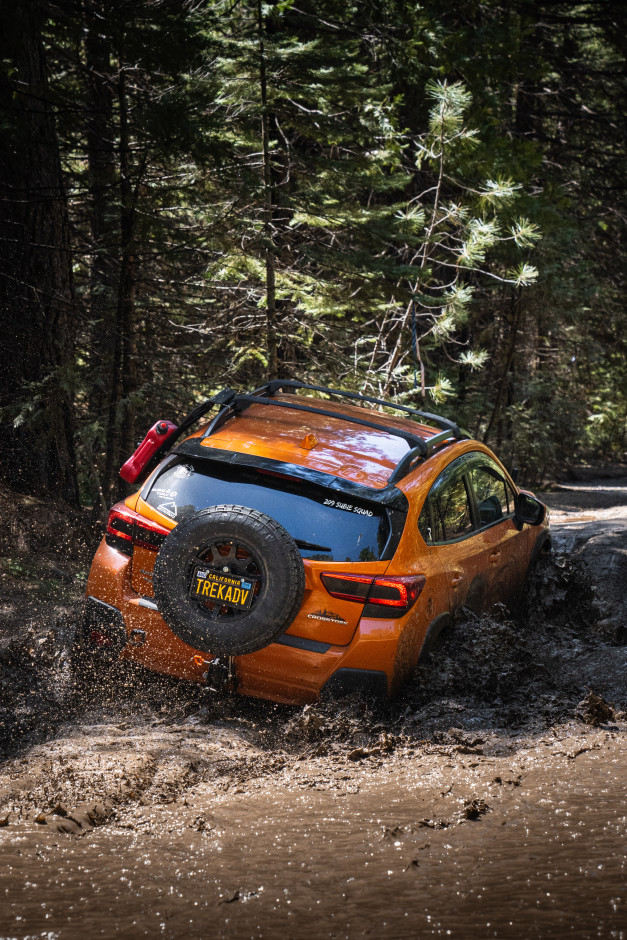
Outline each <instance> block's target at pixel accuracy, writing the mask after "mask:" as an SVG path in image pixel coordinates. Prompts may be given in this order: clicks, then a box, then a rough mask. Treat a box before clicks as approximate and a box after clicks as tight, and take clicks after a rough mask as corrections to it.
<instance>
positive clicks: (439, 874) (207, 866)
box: [0, 486, 627, 940]
mask: <svg viewBox="0 0 627 940" xmlns="http://www.w3.org/2000/svg"><path fill="white" fill-rule="evenodd" d="M593 490H594V488H593ZM595 493H596V491H594V492H592V493H591V494H589V498H588V496H586V500H585V501H584V500H581V501H580V503H579V507H580V508H579V511H578V512H575V511H573V509H574V508H575V507H574V506H573V509H571V503H573V504H574V503H575V501H576V500H577V499H579V495H578V494H577V493H576V492H575V490H574V488H573V487H569V488H568V491H567V493H566V497H564V496H563V494H562V495H560V499H566V500H567V502H566V504H562V503H560V504H559V505H557V506H556V509H558V512H556V513H555V514H554V516H555V523H556V524H555V527H554V531H555V535H556V536H557V538H556V544H557V546H558V548H560V549H561V550H562V552H563V554H562V555H561V556H558V557H557V558H556V559H555V560H553V561H551V562H550V563H548V562H547V565H546V567H545V569H544V570H543V571H541V572H539V574H538V580H537V583H535V585H532V590H531V592H530V609H529V612H528V617H527V621H526V622H514V621H512V620H511V618H509V617H508V616H507V615H506V614H504V613H503V611H501V612H497V613H495V614H494V615H493V616H490V617H476V616H472V615H468V616H467V617H466V618H465V619H462V620H461V621H460V622H458V623H456V624H454V625H453V626H452V627H451V630H450V632H449V635H448V637H447V638H445V639H444V640H443V642H442V644H441V646H440V647H439V648H438V649H437V655H436V653H434V655H433V656H432V657H431V658H430V660H428V661H427V663H426V664H425V665H424V666H422V667H420V668H419V669H418V670H417V673H416V677H415V679H414V680H413V681H412V682H411V683H410V684H409V685H408V687H407V688H406V690H405V691H404V693H403V695H402V696H401V698H400V699H399V700H398V701H396V702H395V703H392V704H391V705H389V706H387V707H384V708H382V709H380V710H379V711H373V710H371V709H370V708H367V707H364V706H363V704H362V703H358V702H347V703H343V704H341V705H338V706H336V707H326V708H325V707H315V708H311V709H304V710H303V709H288V708H284V707H275V706H272V705H269V704H265V705H264V704H263V703H256V704H255V703H251V702H249V701H247V700H244V699H239V698H237V697H234V698H232V699H226V700H224V699H223V700H219V699H213V698H211V697H208V698H205V697H203V696H202V695H200V694H199V692H198V690H197V689H193V690H190V689H189V687H187V686H184V685H183V684H181V683H173V682H170V681H169V680H165V679H162V678H159V677H155V676H152V677H150V676H146V675H145V674H141V675H140V674H139V673H138V672H136V671H135V672H133V671H130V672H129V671H124V670H122V671H121V672H118V673H114V674H113V675H112V676H110V677H109V678H108V679H107V681H106V682H103V683H94V684H92V685H90V686H89V685H88V686H87V688H86V689H83V692H82V695H81V696H78V697H76V696H75V695H74V693H72V691H71V690H72V677H71V675H68V671H67V666H68V664H67V658H64V652H63V648H62V647H63V643H62V642H61V641H60V637H61V634H60V633H59V630H58V629H56V628H55V629H54V630H52V632H50V625H49V624H47V623H45V622H43V621H42V623H41V624H38V622H35V621H33V625H32V628H30V627H29V629H30V630H31V633H32V636H31V633H29V634H28V635H27V636H26V640H27V642H26V641H25V642H24V643H22V644H21V645H20V643H19V642H18V640H16V641H15V643H14V642H13V640H12V641H11V645H9V646H7V648H6V651H5V652H4V653H2V656H3V657H4V658H2V657H0V680H1V681H0V693H1V694H0V705H1V706H2V707H1V708H0V744H1V745H2V747H3V748H4V749H5V757H6V760H5V761H4V762H3V763H0V938H8V937H15V938H35V937H37V938H43V937H45V938H48V940H54V938H68V940H72V938H83V937H85V936H90V935H92V936H94V937H112V936H119V937H129V938H135V937H142V936H147V937H153V936H164V937H172V938H178V937H181V938H184V937H185V938H187V937H203V938H204V937H228V938H239V937H241V938H248V937H251V938H252V937H274V936H277V937H286V938H291V937H294V938H301V937H302V938H312V940H313V938H320V937H331V938H343V937H348V938H354V937H355V938H357V937H377V938H378V937H389V938H410V937H411V938H413V937H447V936H450V937H457V938H464V940H465V938H475V937H476V938H487V937H497V938H510V937H511V938H514V937H515V938H527V937H538V938H556V940H557V938H560V940H561V938H562V937H575V938H586V940H587V938H604V940H605V938H610V940H627V870H626V866H625V856H626V852H625V849H626V846H627V838H626V829H627V797H626V791H625V780H627V735H626V731H627V720H626V719H627V711H626V708H627V683H626V682H625V677H626V676H627V646H626V645H625V640H626V638H627V616H626V605H625V598H626V595H627V590H626V587H627V577H626V575H625V573H626V571H627V569H626V567H625V565H626V564H627V561H626V559H627V509H626V504H627V487H626V486H622V488H621V493H623V496H624V497H625V498H624V499H623V500H622V505H621V506H620V507H615V508H614V509H611V510H610V509H609V508H608V505H607V503H603V504H602V506H601V508H599V507H598V506H597V502H598V497H597V496H596V495H595ZM610 495H611V496H612V498H613V497H614V495H615V494H610ZM606 496H607V494H606ZM593 497H594V498H593ZM595 500H596V502H595ZM582 509H583V510H585V511H584V512H583V513H582V512H581V510H582ZM595 588H596V589H595ZM20 630H21V627H20V625H19V624H16V625H15V631H14V634H15V636H16V637H18V639H19V636H20ZM37 630H39V631H40V633H41V636H39V634H38V633H37ZM61 639H62V637H61ZM40 644H41V645H40ZM0 652H1V650H0ZM590 689H592V690H593V691H594V692H595V693H596V694H597V696H598V697H595V696H590V695H588V692H589V690H590ZM582 700H583V701H582ZM608 702H609V703H611V706H610V705H608V704H607V703H608Z"/></svg>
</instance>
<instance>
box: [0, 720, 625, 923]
mask: <svg viewBox="0 0 627 940" xmlns="http://www.w3.org/2000/svg"><path fill="white" fill-rule="evenodd" d="M624 731H625V727H624V725H623V727H622V728H621V727H619V726H615V727H612V728H610V729H594V730H593V729H589V730H584V731H583V732H582V731H581V727H580V726H579V728H577V727H575V726H574V725H573V726H572V727H571V728H570V729H565V728H560V729H556V730H554V731H552V732H550V733H547V734H545V735H543V736H540V737H536V738H529V739H528V740H527V741H526V742H525V746H524V747H520V746H514V745H512V744H509V745H505V746H504V747H503V748H501V750H505V751H506V752H507V751H508V750H509V749H510V748H511V753H505V754H500V755H494V756H490V755H488V756H486V755H485V754H476V755H475V754H463V753H462V752H460V749H459V747H457V748H448V749H447V748H439V749H437V750H436V751H435V752H434V751H433V749H431V752H429V748H425V747H424V745H423V746H420V745H418V746H415V745H413V746H412V745H409V746H405V747H401V748H398V749H396V751H395V752H394V753H393V754H377V753H370V754H368V753H366V752H367V750H368V749H366V748H364V749H362V750H363V751H364V752H365V756H364V757H363V758H362V759H355V757H356V755H355V752H354V750H353V751H347V752H344V753H339V754H336V755H335V756H334V757H333V758H332V759H329V757H328V756H327V757H323V758H316V757H315V756H314V757H311V756H310V757H305V758H304V759H301V760H298V759H296V758H294V757H291V758H286V759H285V763H284V764H283V766H279V763H277V762H276V759H275V758H272V757H270V756H269V753H268V751H267V750H263V749H262V748H260V747H258V746H256V745H255V743H254V739H255V737H256V735H255V734H251V733H248V734H244V735H242V734H241V733H240V732H239V731H234V730H233V729H231V728H229V727H228V726H227V725H225V726H224V727H222V728H220V727H214V728H212V729H211V730H208V729H206V728H203V729H200V728H198V727H194V725H193V724H192V725H191V726H190V724H186V723H183V724H181V725H180V726H178V727H175V728H172V727H168V729H167V731H161V730H159V729H154V728H152V727H150V726H141V725H140V726H135V727H133V728H132V729H131V733H130V734H129V729H121V730H120V729H117V728H115V727H111V726H108V725H106V724H103V725H101V726H100V727H98V728H96V727H92V728H91V730H90V744H91V745H92V748H93V751H92V754H91V755H90V757H89V758H88V759H86V757H85V753H84V749H83V747H82V744H83V743H84V742H81V740H80V737H77V736H76V735H72V734H70V735H69V736H68V737H67V738H64V737H63V736H61V737H59V738H58V739H57V741H56V742H55V745H54V746H53V747H52V748H50V747H47V748H45V749H44V748H42V749H41V751H40V760H41V763H38V759H37V754H31V755H30V756H29V770H30V777H29V779H28V780H27V781H24V780H19V783H18V786H17V787H16V788H15V790H14V792H13V798H14V803H13V805H15V806H16V807H17V805H18V804H19V805H21V806H23V807H26V806H28V808H29V809H30V810H31V812H30V813H29V814H28V818H26V817H22V818H21V819H20V817H19V816H17V815H14V816H10V817H9V825H7V826H5V827H4V828H3V829H2V830H0V833H1V834H0V869H1V870H2V872H3V875H2V887H1V889H0V890H1V891H2V895H3V897H2V905H1V908H0V931H1V932H2V936H7V937H8V936H15V937H26V936H34V937H40V936H46V937H59V938H64V937H68V938H70V937H81V936H85V935H86V934H88V933H90V934H92V935H94V936H104V937H106V936H113V935H116V936H121V937H126V936H128V937H136V936H157V935H160V934H161V935H163V936H167V937H190V936H191V937H196V936H197V937H200V936H208V935H209V936H216V937H226V936H228V937H267V936H283V937H311V938H316V937H321V936H325V937H327V936H328V937H338V938H339V937H360V936H381V937H413V936H425V937H426V936H452V937H520V936H540V937H543V938H552V937H555V938H561V937H563V936H573V937H610V938H617V940H619V938H624V937H627V929H626V928H627V910H626V892H625V886H626V884H627V871H626V866H625V847H626V844H627V840H626V828H627V802H626V799H625V783H624V782H625V779H626V778H627V739H626V738H625V735H624ZM373 750H374V751H376V749H373ZM112 762H113V763H112ZM113 764H114V765H115V772H116V773H117V774H118V776H117V777H114V779H113V780H112V779H111V777H110V774H111V769H112V766H113ZM90 767H91V771H90V772H89V774H88V777H89V780H88V782H87V784H86V785H84V784H85V779H86V774H87V772H88V770H89V768H90ZM98 768H99V770H98ZM13 770H14V775H12V776H13V779H15V780H17V779H19V778H18V774H19V763H16V764H14V766H13ZM98 773H100V775H101V776H100V781H98ZM81 781H82V783H81ZM24 784H26V786H24ZM72 789H74V792H78V793H80V794H81V795H82V796H88V797H89V798H90V799H91V800H92V801H93V798H94V796H97V795H100V796H101V798H102V799H103V802H102V803H101V804H100V808H101V813H102V816H101V818H100V822H101V824H100V825H98V826H96V827H95V828H89V824H88V822H86V816H85V807H90V806H91V807H92V808H93V805H94V804H93V802H92V803H90V800H87V801H83V803H82V804H81V805H80V806H79V808H78V810H71V809H69V808H68V807H69V804H68V800H67V798H65V800H64V797H67V796H69V795H70V794H71V792H72ZM103 794H104V796H103ZM6 795H7V796H8V794H6ZM46 800H47V801H48V803H51V802H56V801H58V803H57V806H56V814H55V812H54V811H53V812H52V813H49V814H48V815H47V816H43V817H42V815H41V814H40V815H39V816H38V813H37V805H36V804H37V803H42V802H45V801H46ZM107 801H108V802H107ZM81 806H82V815H81ZM65 812H67V813H68V815H66V816H63V815H59V813H65ZM107 813H108V814H110V815H109V818H108V819H104V817H105V816H106V815H107ZM72 816H74V818H75V819H76V820H78V826H79V828H78V829H76V825H75V824H73V820H72ZM37 818H40V819H41V820H42V821H41V822H39V823H38V822H36V821H35V819H37ZM43 818H45V819H46V822H45V823H44V822H43ZM103 820H104V821H103ZM81 823H82V825H81ZM67 828H70V829H73V830H74V831H70V832H67V831H59V830H60V829H61V830H63V829H67Z"/></svg>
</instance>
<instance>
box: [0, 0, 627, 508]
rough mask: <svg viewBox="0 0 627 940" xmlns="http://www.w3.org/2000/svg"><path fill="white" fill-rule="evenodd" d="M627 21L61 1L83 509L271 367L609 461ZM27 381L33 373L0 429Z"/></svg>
mask: <svg viewBox="0 0 627 940" xmlns="http://www.w3.org/2000/svg"><path fill="white" fill-rule="evenodd" d="M624 19H625V17H624V14H620V15H619V14H618V13H617V12H614V13H612V14H610V12H609V7H607V6H606V5H604V4H601V3H599V2H597V0H588V2H587V3H583V4H578V5H577V6H576V7H572V5H569V4H566V3H561V2H560V3H557V4H551V3H539V4H534V5H529V4H528V3H523V2H522V0H515V2H514V3H513V4H511V3H507V4H506V3H503V2H496V0H488V2H486V3H483V4H476V3H475V2H471V0H460V2H458V3H455V4H452V3H445V4H444V5H443V4H442V3H440V2H438V3H435V2H434V0H425V2H424V3H421V4H420V5H415V4H414V5H408V4H405V3H400V2H399V0H380V2H376V3H375V2H367V3H357V2H352V0H351V2H348V3H346V2H340V0H317V2H316V3H314V2H313V0H303V2H301V3H299V4H296V3H294V2H293V0H281V2H274V3H273V2H268V3H265V2H264V3H262V4H261V5H259V4H258V3H257V2H256V0H241V2H238V3H237V4H233V3H232V2H230V0H212V2H210V3H207V4H185V3H183V4H169V3H163V2H158V3H152V2H150V3H148V2H144V0H137V2H134V3H133V4H131V3H130V0H121V2H120V3H117V4H115V5H110V4H106V3H104V2H102V0H89V2H87V3H86V4H84V5H83V6H82V7H81V8H80V10H79V8H76V9H74V8H68V9H67V10H65V9H64V11H63V15H61V13H60V12H59V10H58V9H57V7H56V6H54V5H53V6H52V7H51V8H50V12H49V18H48V21H47V26H46V33H45V40H46V54H47V58H48V68H49V72H50V76H51V80H50V100H51V103H52V105H53V106H54V110H55V118H56V133H57V137H58V142H59V149H60V154H61V159H62V163H63V171H64V176H65V183H66V191H67V205H68V208H69V215H70V223H71V230H72V239H73V241H72V263H73V272H74V290H75V295H76V298H77V313H76V318H75V337H74V340H75V349H76V355H75V364H74V366H73V367H67V366H66V367H64V368H65V371H64V373H63V375H61V374H59V375H58V376H56V379H55V382H56V384H57V385H58V386H59V387H61V388H63V390H64V392H65V394H69V395H70V396H71V398H72V400H73V406H74V418H75V423H76V427H77V433H76V439H77V446H78V458H79V463H80V478H81V486H82V492H83V493H84V498H85V499H87V500H89V501H96V500H100V501H101V503H102V504H103V505H104V503H106V502H107V500H108V499H109V498H110V496H112V488H113V481H114V478H115V473H116V471H117V467H118V466H119V464H120V463H121V462H122V459H124V457H125V456H127V454H128V450H129V448H131V447H132V446H133V445H134V444H135V442H136V440H137V439H138V438H139V437H141V435H142V434H143V433H144V432H145V430H146V429H147V428H148V427H149V426H150V425H151V424H152V423H154V421H155V420H156V418H157V417H159V416H161V415H163V416H169V417H174V418H175V417H177V416H178V415H180V414H181V413H182V412H184V411H186V410H188V408H189V407H190V406H191V405H192V404H193V403H195V402H197V401H199V400H202V399H203V398H205V397H207V396H208V395H209V394H210V393H211V392H212V391H214V390H215V389H217V388H218V387H220V386H222V385H224V384H227V383H229V384H232V385H235V386H250V385H255V384H259V383H260V382H261V381H263V380H264V379H265V378H266V377H267V375H268V373H269V372H270V371H272V369H273V368H274V366H273V359H274V356H275V354H276V357H277V358H278V370H279V372H280V374H281V375H284V376H287V377H289V376H294V377H299V378H304V379H312V380H316V379H317V380H323V381H324V382H325V383H334V382H335V383H343V384H344V385H346V386H347V387H349V388H354V389H357V390H359V389H364V390H372V391H375V392H377V393H381V394H391V395H396V396H397V397H398V399H399V400H403V401H411V402H414V403H416V404H418V405H423V406H425V405H426V406H427V407H428V405H429V403H430V401H434V402H436V403H437V404H438V407H439V408H441V409H442V410H443V411H445V412H446V413H448V414H450V415H451V416H454V417H455V418H456V419H458V420H459V421H460V423H462V424H464V425H466V426H468V427H469V429H471V430H472V431H473V433H475V434H477V435H479V436H481V437H484V438H485V439H486V440H488V441H489V442H491V443H494V444H495V445H496V447H497V449H500V450H501V451H502V452H504V453H506V454H507V455H508V457H510V458H511V460H512V461H515V462H518V463H519V464H521V465H522V466H523V467H524V468H525V472H526V473H527V476H528V477H533V476H534V475H535V476H536V477H539V476H542V474H547V473H550V472H553V471H554V470H555V468H557V467H558V466H559V465H560V464H562V463H563V462H564V461H565V460H570V459H574V458H585V457H588V456H590V455H596V454H602V455H604V456H614V457H616V456H620V455H621V454H622V453H623V451H624V448H625V433H626V432H625V413H626V404H625V403H626V401H627V387H626V371H625V364H624V363H625V359H626V357H625V352H626V350H625V348H624V340H622V337H623V336H624V335H625V313H624V296H625V284H624V271H625V270H627V264H625V244H624V228H623V227H622V221H621V220H622V219H623V218H624V209H625V207H624V182H623V176H622V173H623V168H622V159H623V142H624V138H625V117H624V112H623V111H622V110H621V108H620V104H619V103H620V102H621V101H624V98H625V91H627V89H625V78H624V69H623V66H624V60H625V51H624V46H623V45H621V40H620V36H621V35H623V34H624V29H622V31H621V24H622V25H623V26H624ZM273 347H274V351H273ZM57 380H58V381H57ZM46 392H47V389H46V387H44V385H42V383H41V382H39V383H38V384H37V387H35V386H32V385H29V384H28V381H26V380H25V381H24V383H23V391H22V398H23V402H22V404H20V405H19V407H18V406H16V405H15V403H12V405H11V408H10V414H9V413H8V412H6V413H7V415H8V417H9V418H10V420H11V421H18V423H19V422H20V421H22V422H24V423H25V424H27V423H28V422H29V421H30V420H31V415H32V414H34V413H35V411H37V414H39V415H40V416H41V415H45V413H46V404H45V400H46ZM2 405H3V403H2V402H0V407H2ZM3 413H4V412H3Z"/></svg>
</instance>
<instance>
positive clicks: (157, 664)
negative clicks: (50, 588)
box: [87, 541, 426, 704]
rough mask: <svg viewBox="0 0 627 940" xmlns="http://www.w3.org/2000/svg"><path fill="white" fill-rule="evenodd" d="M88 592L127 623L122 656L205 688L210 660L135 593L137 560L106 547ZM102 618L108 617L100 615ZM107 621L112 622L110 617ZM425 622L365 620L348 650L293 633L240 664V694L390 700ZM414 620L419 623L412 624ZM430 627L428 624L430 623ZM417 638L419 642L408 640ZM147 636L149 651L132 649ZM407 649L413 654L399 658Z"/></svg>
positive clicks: (293, 699) (239, 659) (290, 700)
mask: <svg viewBox="0 0 627 940" xmlns="http://www.w3.org/2000/svg"><path fill="white" fill-rule="evenodd" d="M87 594H88V597H89V598H90V599H91V600H94V601H96V603H97V604H100V605H102V607H103V610H104V611H105V613H106V611H107V610H109V609H110V608H113V609H115V610H116V611H117V612H118V614H119V618H121V620H120V619H119V618H117V617H115V618H113V617H110V616H109V615H107V616H109V619H110V621H111V622H113V621H114V620H115V623H116V624H118V626H119V625H120V623H121V622H122V623H123V624H124V630H125V634H126V640H127V642H125V644H124V645H123V646H122V649H121V654H122V657H123V658H125V659H131V660H133V661H135V662H137V663H140V664H142V665H144V666H146V667H147V668H148V669H152V670H155V671H156V672H161V673H165V674H167V675H172V676H175V677H177V678H180V679H187V680H190V681H193V682H199V683H204V682H205V674H206V672H207V663H208V661H209V660H210V658H211V657H210V656H209V654H206V653H200V652H199V651H198V650H195V649H194V648H193V647H191V646H188V645H187V644H186V643H184V642H183V641H182V640H180V639H179V638H178V637H177V636H175V635H174V634H173V633H172V631H171V630H170V629H169V627H168V626H167V624H166V623H165V621H164V620H163V618H162V617H161V615H160V614H159V612H158V610H156V609H155V607H154V604H153V603H151V602H150V601H148V602H147V599H146V598H144V597H142V596H140V595H139V594H137V593H136V592H135V591H133V589H132V587H131V583H130V558H127V557H126V556H123V555H121V553H120V552H117V551H116V550H115V549H114V548H111V547H110V546H108V545H106V544H105V542H104V541H103V542H102V543H101V545H100V547H99V549H98V551H97V553H96V556H95V558H94V562H93V565H92V569H91V572H90V576H89V580H88V584H87ZM98 615H99V616H100V617H101V619H102V617H103V614H102V612H101V611H100V610H99V614H98ZM105 619H106V617H105ZM421 620H422V618H415V617H413V618H412V617H409V616H406V617H405V618H402V619H399V620H379V619H369V618H365V617H362V618H361V620H360V621H359V624H358V627H357V629H356V630H355V633H354V635H353V638H352V640H351V641H350V643H348V644H347V645H344V646H343V645H333V644H329V643H323V642H319V641H315V640H310V639H305V638H303V637H298V636H293V635H292V634H291V633H289V632H288V633H286V634H284V635H283V636H282V637H279V639H278V640H277V641H276V642H274V643H271V644H270V645H269V646H267V647H265V648H264V649H262V650H259V651H258V652H256V653H249V654H248V655H246V656H236V657H235V658H234V664H235V672H236V676H237V691H238V692H239V693H241V694H243V695H250V696H253V697H256V698H267V699H271V700H273V701H278V702H284V703H286V704H307V703H312V702H316V701H318V700H319V698H320V694H321V693H323V694H324V697H327V696H329V697H337V696H339V695H345V694H348V693H350V692H361V693H363V694H366V695H369V696H370V695H372V696H377V697H386V696H389V695H393V694H395V692H396V691H397V689H398V688H399V687H400V685H401V684H402V681H403V680H404V678H405V677H406V675H407V673H408V672H409V671H411V668H413V666H414V665H415V661H416V659H417V655H418V652H419V648H420V645H421V642H422V636H421V632H422V633H424V630H422V631H421V629H420V622H421ZM408 621H411V623H410V622H408ZM425 629H426V625H425ZM409 633H411V636H412V639H411V642H409V643H408V642H407V638H408V634H409ZM137 635H141V636H142V638H143V643H142V645H141V646H138V645H134V644H133V642H131V643H129V642H128V638H129V637H131V636H133V637H134V636H137ZM399 650H400V651H401V652H402V651H405V653H404V655H402V656H399Z"/></svg>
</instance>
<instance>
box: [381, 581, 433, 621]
mask: <svg viewBox="0 0 627 940" xmlns="http://www.w3.org/2000/svg"><path fill="white" fill-rule="evenodd" d="M426 580H427V579H426V578H425V576H424V575H422V574H418V575H393V576H391V577H389V578H375V579H374V584H373V585H372V590H371V591H370V596H369V597H368V603H369V604H380V605H381V606H382V607H402V608H403V613H404V612H405V611H407V610H409V608H410V607H412V606H413V605H414V604H415V603H416V601H417V600H418V598H419V596H420V592H421V591H422V589H423V587H424V586H425V581H426Z"/></svg>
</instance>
